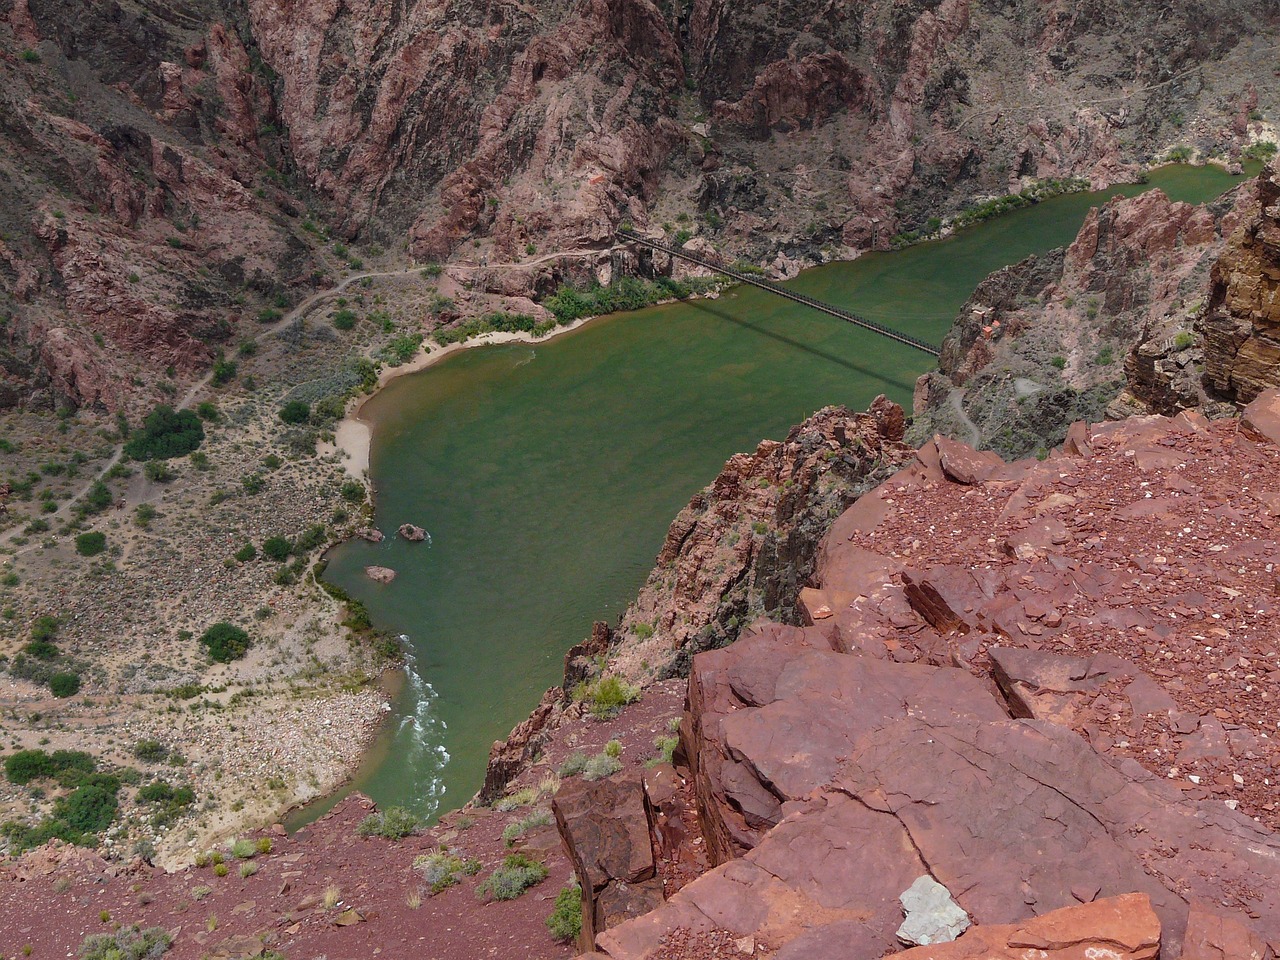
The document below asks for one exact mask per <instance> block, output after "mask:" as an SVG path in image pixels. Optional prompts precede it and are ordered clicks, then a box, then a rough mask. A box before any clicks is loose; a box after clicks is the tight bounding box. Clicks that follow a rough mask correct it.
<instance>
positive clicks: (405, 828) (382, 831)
mask: <svg viewBox="0 0 1280 960" xmlns="http://www.w3.org/2000/svg"><path fill="white" fill-rule="evenodd" d="M421 825H422V818H421V817H419V816H418V815H417V814H416V813H411V812H410V811H408V810H406V809H405V808H404V807H389V808H387V809H386V810H379V811H378V812H377V813H373V814H370V815H369V816H367V817H365V818H364V819H363V820H361V821H360V826H358V827H357V828H356V832H357V833H359V834H360V836H362V837H382V838H384V839H386V840H399V839H401V838H402V837H407V836H409V835H410V834H411V833H417V832H418V827H419V826H421Z"/></svg>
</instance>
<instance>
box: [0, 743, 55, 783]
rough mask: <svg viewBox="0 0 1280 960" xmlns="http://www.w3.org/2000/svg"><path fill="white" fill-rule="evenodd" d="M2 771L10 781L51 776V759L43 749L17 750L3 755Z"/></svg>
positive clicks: (26, 781) (25, 780)
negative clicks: (5, 755)
mask: <svg viewBox="0 0 1280 960" xmlns="http://www.w3.org/2000/svg"><path fill="white" fill-rule="evenodd" d="M4 773H5V776H6V777H8V778H9V782H10V783H17V784H24V783H30V782H31V781H32V780H36V779H38V778H40V777H51V776H53V774H54V768H53V761H52V759H51V758H50V757H49V755H48V754H47V753H45V752H44V751H43V750H19V751H18V752H17V753H14V754H10V755H9V756H7V757H5V760H4Z"/></svg>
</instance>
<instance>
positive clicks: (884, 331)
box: [616, 228, 940, 357]
mask: <svg viewBox="0 0 1280 960" xmlns="http://www.w3.org/2000/svg"><path fill="white" fill-rule="evenodd" d="M616 233H617V236H618V237H619V238H620V239H622V240H625V241H626V242H627V243H638V244H640V245H641V246H644V247H648V248H649V249H651V250H657V251H659V252H660V253H665V254H667V255H668V256H672V257H679V258H680V259H681V260H686V261H688V262H689V263H694V264H697V265H698V266H700V267H705V268H706V269H708V270H713V271H715V272H716V273H720V274H723V275H724V276H726V277H728V278H729V279H731V280H736V281H738V282H739V283H748V284H750V285H751V286H753V287H759V288H760V289H761V290H767V291H769V292H770V293H775V294H777V295H778V296H780V297H784V298H786V299H787V300H791V301H793V302H795V303H799V304H803V305H804V306H806V307H811V308H812V309H814V310H820V311H822V312H823V313H827V314H830V315H831V316H833V317H839V318H840V319H841V320H845V321H847V322H849V323H852V324H854V325H855V326H858V327H861V328H862V329H864V330H870V331H871V332H872V333H878V334H879V335H880V336H882V337H888V338H889V339H890V340H894V341H896V342H898V343H901V344H904V345H906V346H908V347H912V348H914V349H916V350H919V351H921V352H922V353H927V354H929V356H931V357H937V356H939V355H940V351H939V349H938V348H937V347H935V346H934V345H933V344H931V343H925V342H924V341H923V340H918V339H916V338H915V337H913V336H910V335H909V334H905V333H902V332H901V331H898V330H894V329H892V328H891V327H886V326H884V325H883V324H880V323H876V322H875V321H874V320H868V319H867V318H866V317H860V316H858V314H856V313H853V312H852V311H850V310H845V309H844V308H843V307H837V306H834V305H833V304H830V303H824V302H823V301H821V300H817V299H815V298H813V297H810V296H807V295H805V294H803V293H797V292H796V291H795V290H792V289H790V288H788V287H785V286H783V285H782V284H780V283H777V282H776V281H774V280H769V279H767V278H765V277H761V276H757V275H755V274H751V273H746V272H744V271H742V270H735V269H734V268H733V267H730V266H727V265H725V264H723V263H717V262H716V261H714V260H712V259H710V258H708V257H704V256H701V255H699V254H696V253H690V252H689V251H688V250H683V249H681V248H679V247H672V246H669V245H667V244H665V243H662V242H660V241H658V240H651V239H650V238H649V237H644V236H641V235H640V234H638V233H636V232H635V231H634V230H628V229H626V228H619V229H618V230H617V231H616Z"/></svg>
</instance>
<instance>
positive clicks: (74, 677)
mask: <svg viewBox="0 0 1280 960" xmlns="http://www.w3.org/2000/svg"><path fill="white" fill-rule="evenodd" d="M49 692H50V693H52V694H53V695H54V696H55V697H73V696H75V695H76V694H77V693H79V692H80V674H78V673H71V672H70V671H63V672H62V673H55V674H54V675H53V676H52V677H50V678H49Z"/></svg>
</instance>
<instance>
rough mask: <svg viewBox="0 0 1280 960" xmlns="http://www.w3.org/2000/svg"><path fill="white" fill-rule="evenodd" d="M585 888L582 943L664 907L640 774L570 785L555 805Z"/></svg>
mask: <svg viewBox="0 0 1280 960" xmlns="http://www.w3.org/2000/svg"><path fill="white" fill-rule="evenodd" d="M551 806H552V810H553V811H554V812H555V817H556V825H557V826H558V827H559V829H560V836H561V838H562V839H563V841H564V845H565V849H566V850H567V851H568V854H569V859H570V860H572V861H573V868H574V873H575V874H576V875H577V878H578V883H579V884H580V885H581V887H582V940H581V944H582V946H583V948H584V949H588V950H589V949H591V945H592V944H593V943H594V942H595V937H596V935H597V934H599V933H603V932H604V931H605V930H608V929H610V928H611V927H616V926H617V925H618V924H620V923H623V922H625V921H626V920H630V919H632V918H635V917H639V916H642V915H643V914H646V913H648V912H649V911H650V910H653V909H655V908H656V907H658V906H660V905H661V904H662V900H663V897H662V881H661V880H660V879H659V878H658V877H657V870H656V867H655V865H654V856H653V845H652V842H651V840H650V829H651V826H652V824H651V819H650V815H649V806H648V800H647V798H646V796H645V788H644V784H643V782H642V780H641V778H640V776H639V775H638V774H631V775H622V774H619V775H617V776H615V777H611V778H610V779H608V780H599V781H596V782H594V783H592V782H588V781H586V780H577V781H574V782H572V783H569V784H566V785H565V787H564V788H563V789H561V790H560V791H559V793H557V794H556V798H555V800H554V801H553V802H552V804H551Z"/></svg>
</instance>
